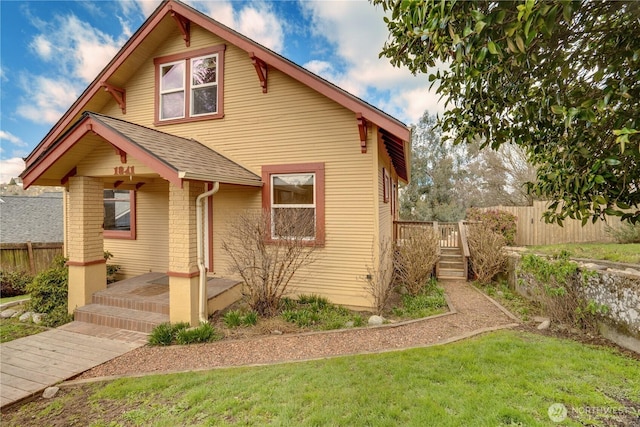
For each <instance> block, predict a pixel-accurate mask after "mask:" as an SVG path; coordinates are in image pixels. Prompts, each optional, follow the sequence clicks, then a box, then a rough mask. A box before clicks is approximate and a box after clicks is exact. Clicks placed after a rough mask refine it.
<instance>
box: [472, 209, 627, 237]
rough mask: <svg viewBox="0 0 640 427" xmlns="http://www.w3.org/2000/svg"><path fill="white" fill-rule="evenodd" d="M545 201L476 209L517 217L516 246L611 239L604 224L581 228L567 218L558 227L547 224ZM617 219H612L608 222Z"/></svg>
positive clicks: (587, 225) (579, 222) (598, 223)
mask: <svg viewBox="0 0 640 427" xmlns="http://www.w3.org/2000/svg"><path fill="white" fill-rule="evenodd" d="M547 204H548V202H545V201H534V202H533V206H493V207H490V208H480V210H482V211H488V210H496V209H497V210H501V211H506V212H509V213H512V214H513V215H515V216H516V217H517V218H518V220H517V227H518V229H517V232H516V245H519V246H529V245H554V244H558V243H586V242H613V241H614V239H613V238H612V237H611V235H609V233H607V231H606V228H607V227H606V223H605V222H604V221H598V222H596V223H595V224H592V223H591V221H589V222H588V223H587V224H586V225H585V226H584V227H583V226H582V221H578V220H575V219H570V218H567V219H566V220H565V221H564V224H563V226H562V227H560V226H559V225H557V224H547V223H545V222H544V219H542V214H543V213H544V212H545V211H546V210H547ZM612 221H617V220H616V219H615V218H613V219H611V220H610V222H611V223H612Z"/></svg>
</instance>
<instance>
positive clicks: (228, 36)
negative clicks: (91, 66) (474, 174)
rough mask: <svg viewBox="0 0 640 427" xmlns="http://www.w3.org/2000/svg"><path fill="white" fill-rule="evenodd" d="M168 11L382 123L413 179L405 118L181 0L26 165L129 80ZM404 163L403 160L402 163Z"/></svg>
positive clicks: (167, 1)
mask: <svg viewBox="0 0 640 427" xmlns="http://www.w3.org/2000/svg"><path fill="white" fill-rule="evenodd" d="M167 16H173V17H174V18H175V19H176V20H180V19H183V20H186V21H187V22H193V23H195V24H197V25H198V26H200V27H202V28H204V29H206V30H208V31H210V32H211V33H213V34H216V35H218V36H219V37H221V38H223V39H225V40H227V41H228V42H229V43H231V44H233V45H235V46H237V47H238V48H240V49H242V50H244V51H246V52H247V53H248V54H249V55H250V56H251V57H255V58H257V59H258V60H259V61H262V62H264V63H265V64H267V65H268V66H270V67H274V68H276V69H278V70H279V71H281V72H283V73H285V74H287V75H289V76H290V77H291V78H293V79H295V80H298V81H300V82H301V83H303V84H305V85H307V86H308V87H310V88H312V89H314V90H316V91H317V92H319V93H321V94H322V95H324V96H326V97H328V98H329V99H332V100H333V101H335V102H337V103H338V104H340V105H342V106H343V107H345V108H347V109H349V110H351V111H353V112H354V113H355V114H356V115H361V117H362V118H363V119H364V120H365V121H369V122H371V123H374V124H375V125H376V126H378V127H379V128H381V129H384V130H385V132H386V133H387V134H389V135H392V136H393V138H386V139H383V141H384V143H385V145H386V148H387V152H388V153H389V154H390V156H391V159H392V162H393V164H394V166H395V167H396V171H397V172H398V174H399V175H400V177H401V178H403V179H404V180H407V179H408V176H407V173H406V170H405V171H404V173H402V172H403V169H406V168H407V165H408V161H409V160H408V159H409V153H408V152H407V150H408V144H407V143H408V141H409V139H410V131H409V128H408V127H407V126H406V125H405V124H404V123H402V122H400V121H399V120H397V119H395V118H393V117H392V116H390V115H388V114H386V113H384V112H383V111H381V110H379V109H377V108H376V107H374V106H372V105H370V104H368V103H367V102H365V101H363V100H362V99H360V98H358V97H356V96H354V95H352V94H350V93H348V92H346V91H345V90H343V89H341V88H339V87H338V86H335V85H334V84H332V83H330V82H328V81H327V80H324V79H322V78H321V77H319V76H317V75H316V74H314V73H312V72H310V71H309V70H306V69H305V68H303V67H301V66H299V65H297V64H295V63H293V62H292V61H289V60H288V59H286V58H284V57H283V56H281V55H279V54H277V53H275V52H274V51H272V50H270V49H268V48H266V47H264V46H262V45H260V44H259V43H257V42H255V41H253V40H251V39H249V38H248V37H246V36H243V35H242V34H240V33H238V32H236V31H234V30H232V29H231V28H229V27H227V26H225V25H223V24H221V23H219V22H218V21H216V20H214V19H212V18H210V17H208V16H207V15H204V14H203V13H201V12H199V11H197V10H196V9H193V8H192V7H190V6H187V5H185V4H184V3H182V2H180V1H178V0H163V2H162V3H161V4H160V6H158V8H157V9H156V10H155V11H154V12H153V14H151V16H149V18H147V20H146V21H145V22H144V24H143V25H142V26H141V27H140V28H139V29H138V31H136V33H135V34H134V35H133V36H132V37H131V38H130V39H129V40H128V41H127V43H126V44H125V45H124V46H123V47H122V48H121V49H120V51H119V52H118V53H117V54H116V56H115V57H114V58H113V59H112V60H111V62H109V64H107V66H106V67H105V68H104V69H103V70H102V71H101V72H100V74H98V76H97V77H96V78H95V79H94V81H93V82H92V83H91V84H90V85H89V87H87V89H85V91H84V92H83V93H82V94H81V95H80V97H79V98H78V99H77V100H76V102H74V103H73V105H72V106H71V107H70V108H69V110H67V112H66V113H65V114H64V115H63V116H62V117H61V118H60V120H59V121H58V122H57V123H56V124H55V125H54V126H53V128H52V129H51V130H50V131H49V133H48V134H47V135H46V136H45V138H44V139H43V140H42V141H41V142H40V143H39V144H38V146H37V147H36V148H35V149H34V150H33V151H32V152H31V153H30V154H29V156H28V157H27V158H26V159H25V161H26V165H27V168H28V167H29V166H30V165H31V164H33V163H34V162H35V161H37V160H38V159H39V158H40V157H41V156H42V154H43V153H44V151H45V150H47V148H48V147H49V146H51V145H52V144H53V143H54V142H55V141H56V140H57V139H58V137H59V136H60V135H61V134H62V133H64V132H65V130H66V129H68V128H69V126H71V125H72V123H73V122H74V121H75V120H77V119H78V117H79V116H80V115H81V114H82V112H83V111H86V110H92V109H93V110H94V111H95V110H99V103H98V101H95V102H94V99H97V97H99V96H103V97H106V96H108V95H105V94H104V90H103V87H104V85H105V84H111V85H113V86H121V85H123V84H124V83H125V81H123V78H122V76H120V77H119V76H118V75H117V74H116V72H118V71H119V70H120V69H126V70H128V71H127V72H128V73H133V72H135V70H137V68H138V66H139V65H140V64H141V62H142V61H143V60H144V58H142V57H141V56H140V54H139V53H140V52H142V51H144V52H148V51H149V50H150V49H152V48H153V47H154V46H155V44H157V43H160V42H161V41H162V37H163V35H164V34H165V31H162V29H163V26H168V25H176V24H175V22H174V20H173V19H170V22H169V21H168V20H165V17H167ZM167 28H168V27H167ZM136 52H138V55H136ZM104 99H106V98H104ZM354 121H355V120H354ZM392 153H393V154H392ZM400 165H404V166H403V167H399V166H400Z"/></svg>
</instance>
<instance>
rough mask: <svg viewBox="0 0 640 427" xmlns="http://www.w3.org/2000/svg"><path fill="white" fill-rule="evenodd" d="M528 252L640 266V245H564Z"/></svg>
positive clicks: (544, 247) (531, 249)
mask: <svg viewBox="0 0 640 427" xmlns="http://www.w3.org/2000/svg"><path fill="white" fill-rule="evenodd" d="M528 249H529V251H530V252H535V253H542V254H546V255H554V254H558V253H560V252H561V251H567V252H569V254H570V255H569V256H571V257H574V258H589V259H594V260H598V259H601V260H607V261H614V262H626V263H630V264H640V243H627V244H620V243H565V244H558V245H544V246H529V247H528Z"/></svg>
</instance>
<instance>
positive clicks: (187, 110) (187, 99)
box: [154, 45, 225, 125]
mask: <svg viewBox="0 0 640 427" xmlns="http://www.w3.org/2000/svg"><path fill="white" fill-rule="evenodd" d="M224 50H225V46H224V45H222V46H214V47H211V48H204V49H198V50H195V51H191V52H187V53H184V54H178V55H170V56H164V57H160V58H156V59H155V60H154V64H155V66H156V92H157V98H156V124H157V125H159V124H169V123H175V122H182V121H195V120H204V119H211V118H219V117H222V116H223V113H222V110H223V87H222V85H223V74H224V73H223V63H224Z"/></svg>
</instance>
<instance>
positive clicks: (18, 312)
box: [11, 310, 24, 317]
mask: <svg viewBox="0 0 640 427" xmlns="http://www.w3.org/2000/svg"><path fill="white" fill-rule="evenodd" d="M22 313H24V310H18V311H16V314H14V315H13V316H11V317H20V316H21V315H22Z"/></svg>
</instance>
